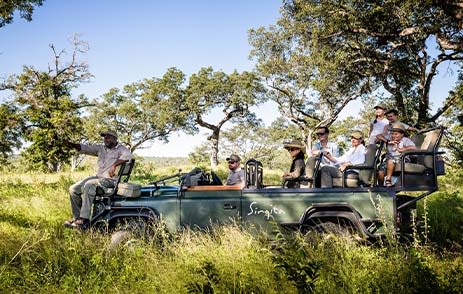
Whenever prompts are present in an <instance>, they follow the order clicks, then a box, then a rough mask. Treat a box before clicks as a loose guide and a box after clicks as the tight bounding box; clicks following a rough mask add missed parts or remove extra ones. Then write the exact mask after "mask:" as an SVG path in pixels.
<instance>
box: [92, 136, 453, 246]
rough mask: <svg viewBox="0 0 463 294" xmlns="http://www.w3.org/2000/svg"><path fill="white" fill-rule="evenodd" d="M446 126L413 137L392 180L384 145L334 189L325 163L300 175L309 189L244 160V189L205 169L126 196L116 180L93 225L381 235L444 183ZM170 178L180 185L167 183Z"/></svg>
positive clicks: (126, 171) (402, 223)
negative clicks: (384, 176)
mask: <svg viewBox="0 0 463 294" xmlns="http://www.w3.org/2000/svg"><path fill="white" fill-rule="evenodd" d="M443 131H444V130H443V128H440V127H438V128H432V129H427V130H424V131H422V132H420V133H418V134H417V135H415V136H414V137H413V139H414V140H415V143H416V145H417V146H418V150H415V151H411V152H406V153H405V154H403V156H402V160H401V162H400V164H397V166H396V171H395V176H396V177H397V183H396V184H395V186H394V187H382V186H379V185H377V183H376V182H377V181H376V172H377V168H378V164H379V162H380V154H381V148H378V147H375V148H373V147H372V146H370V147H368V148H367V150H368V151H367V154H366V162H365V164H364V165H362V166H356V167H355V168H356V169H359V170H360V173H359V175H358V177H353V178H351V177H347V176H345V177H343V178H342V179H340V180H339V181H338V182H335V183H334V184H335V187H334V188H329V189H321V188H318V187H317V186H318V185H317V171H318V167H319V164H317V165H316V170H315V174H314V177H313V178H302V179H301V180H303V181H305V182H306V183H307V188H296V189H293V188H291V189H289V188H285V187H284V185H282V186H266V185H265V184H264V183H263V171H264V168H263V166H262V164H261V163H260V162H259V161H257V160H254V159H251V160H248V161H247V163H246V165H245V174H246V185H245V187H244V188H242V187H239V186H224V185H222V183H221V181H220V179H219V178H218V177H217V176H216V175H215V174H214V173H211V175H208V174H205V173H203V172H202V171H201V170H199V169H198V170H196V171H192V172H190V173H186V174H180V173H179V174H176V175H174V176H171V177H168V178H164V179H161V180H158V181H156V182H153V183H150V184H149V185H147V186H144V187H142V188H141V193H139V195H137V197H129V196H127V195H126V196H124V195H122V193H120V191H118V188H117V186H116V188H115V189H114V190H113V191H111V192H110V193H107V194H103V195H100V196H98V197H97V199H96V201H95V204H94V211H93V216H92V219H91V225H92V227H98V228H103V229H111V228H114V227H116V226H117V225H118V224H122V223H130V222H135V223H137V224H140V223H141V224H150V223H154V222H157V221H159V220H160V219H162V220H163V222H164V223H165V225H166V227H167V229H169V230H172V231H175V230H177V229H179V228H182V227H198V228H205V227H208V226H210V225H211V224H225V223H230V222H235V223H239V224H242V225H245V226H246V225H251V226H252V227H255V228H260V229H262V230H265V231H267V232H270V233H271V232H273V231H275V229H282V228H287V229H294V230H300V231H302V232H306V231H308V230H311V229H314V230H317V231H327V230H332V229H334V228H340V229H343V230H345V229H349V230H350V231H351V232H355V233H356V234H358V235H359V236H360V237H362V238H364V239H376V238H378V237H380V236H383V235H384V234H385V233H386V232H387V230H391V231H392V232H395V233H399V234H402V233H403V232H404V229H405V228H406V227H407V225H408V224H409V222H410V211H411V210H412V209H415V207H416V202H417V201H418V200H420V199H422V198H424V197H426V196H428V195H430V194H431V193H433V192H434V191H436V190H438V183H437V176H438V175H442V174H444V165H443V161H442V158H441V155H440V154H441V153H442V152H439V151H438V147H439V143H440V140H441V138H442V135H443ZM405 158H411V160H410V161H408V160H407V161H406V160H405ZM320 159H321V158H320ZM133 163H134V161H133V160H132V161H130V162H128V163H126V164H125V165H124V166H123V168H121V170H120V173H119V179H118V181H119V182H120V183H123V182H127V181H128V178H129V177H130V173H131V170H132V167H133ZM169 181H174V182H176V184H175V185H167V184H166V182H169ZM119 187H120V185H119Z"/></svg>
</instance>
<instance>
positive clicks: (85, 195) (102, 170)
mask: <svg viewBox="0 0 463 294" xmlns="http://www.w3.org/2000/svg"><path fill="white" fill-rule="evenodd" d="M101 136H102V137H103V138H104V139H103V142H104V145H101V144H98V145H86V144H75V143H68V145H69V146H70V147H73V148H75V149H77V150H79V152H80V153H82V154H87V155H92V156H98V162H97V165H98V170H97V173H96V176H91V177H87V178H85V179H83V180H81V181H79V182H77V183H75V184H74V185H72V186H71V187H70V188H69V193H70V195H71V209H72V216H73V219H71V220H68V221H66V222H64V226H65V227H72V228H80V229H87V228H88V226H89V224H90V215H91V210H92V204H93V200H94V199H95V196H96V190H97V188H98V187H103V188H114V187H115V183H116V178H117V175H116V167H117V166H119V165H121V164H123V163H124V162H126V161H129V160H130V159H131V158H132V154H131V153H130V151H129V150H128V149H127V148H126V147H124V146H123V145H121V144H119V143H118V142H117V134H116V133H115V132H112V131H106V132H103V133H101Z"/></svg>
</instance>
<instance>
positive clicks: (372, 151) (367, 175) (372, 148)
mask: <svg viewBox="0 0 463 294" xmlns="http://www.w3.org/2000/svg"><path fill="white" fill-rule="evenodd" d="M366 149H367V151H366V153H365V163H364V165H365V166H371V167H372V169H362V170H360V172H359V179H360V181H362V183H365V184H370V183H371V176H372V175H373V172H374V166H375V164H376V160H377V151H378V150H377V149H378V148H377V147H376V145H375V144H370V145H368V146H367V148H366ZM346 183H347V182H346Z"/></svg>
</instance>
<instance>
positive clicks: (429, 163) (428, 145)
mask: <svg viewBox="0 0 463 294" xmlns="http://www.w3.org/2000/svg"><path fill="white" fill-rule="evenodd" d="M440 134H441V129H435V130H432V131H429V132H427V133H426V137H424V140H423V143H422V144H421V147H420V149H421V150H426V151H429V152H432V151H437V147H438V144H439V143H440V142H439V141H440V137H441V136H440ZM433 158H434V156H433V155H426V156H424V158H423V162H422V164H424V166H425V167H427V168H433V165H434V159H433Z"/></svg>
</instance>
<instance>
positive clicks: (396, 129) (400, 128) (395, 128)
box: [391, 123, 405, 133]
mask: <svg viewBox="0 0 463 294" xmlns="http://www.w3.org/2000/svg"><path fill="white" fill-rule="evenodd" d="M391 131H392V132H401V133H405V127H404V125H403V124H401V123H393V124H392V129H391Z"/></svg>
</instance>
